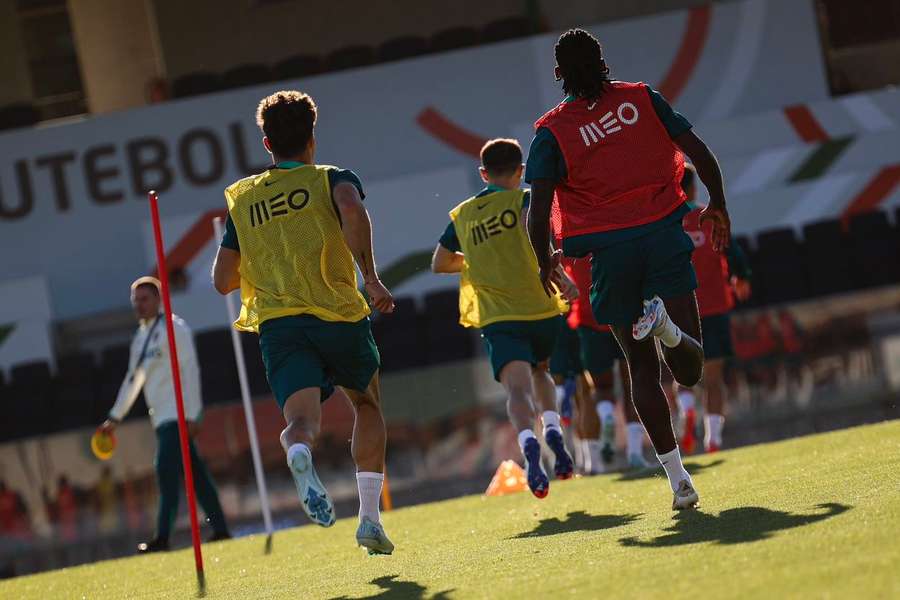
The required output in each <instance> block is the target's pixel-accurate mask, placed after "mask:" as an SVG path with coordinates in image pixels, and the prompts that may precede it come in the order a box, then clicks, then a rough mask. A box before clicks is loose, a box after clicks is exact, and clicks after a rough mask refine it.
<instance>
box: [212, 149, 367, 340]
mask: <svg viewBox="0 0 900 600" xmlns="http://www.w3.org/2000/svg"><path fill="white" fill-rule="evenodd" d="M330 168H333V167H327V166H322V165H301V166H299V167H295V168H292V169H271V170H269V171H266V172H265V173H262V174H260V175H254V176H252V177H247V178H245V179H241V180H240V181H238V182H236V183H234V184H232V185H230V186H229V187H228V188H226V189H225V199H226V201H227V203H228V212H229V214H230V215H231V221H232V223H234V227H235V230H236V231H237V235H238V243H239V245H240V252H241V266H240V271H241V304H242V306H241V314H240V316H239V317H238V320H237V321H235V323H234V326H235V327H236V328H237V329H240V330H242V331H256V332H258V331H259V326H260V324H262V323H264V322H265V321H268V320H269V319H275V318H278V317H285V316H289V315H301V314H309V315H313V316H316V317H318V318H320V319H322V320H324V321H350V322H353V321H358V320H360V319H362V318H363V317H365V316H366V315H368V314H369V312H370V309H369V306H368V304H367V303H366V300H365V298H363V296H362V294H360V292H359V290H358V288H357V281H356V267H355V264H354V262H353V256H352V254H351V253H350V249H349V248H348V247H347V244H346V242H345V241H344V235H343V232H342V231H341V224H340V221H339V219H338V215H337V209H336V208H335V206H334V203H333V201H332V199H331V185H330V184H329V181H328V169H330Z"/></svg>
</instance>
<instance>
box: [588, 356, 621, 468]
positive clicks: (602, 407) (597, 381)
mask: <svg viewBox="0 0 900 600" xmlns="http://www.w3.org/2000/svg"><path fill="white" fill-rule="evenodd" d="M591 379H592V380H593V381H594V393H595V398H596V405H595V409H596V413H597V418H598V419H599V428H600V436H599V437H600V444H599V446H600V447H599V451H600V457H598V458H602V460H603V462H604V463H605V464H607V465H608V464H610V463H612V461H613V459H614V458H615V456H616V403H615V385H614V378H613V372H612V370H611V369H606V370H604V371H601V372H597V371H592V372H591Z"/></svg>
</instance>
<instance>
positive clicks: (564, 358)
mask: <svg viewBox="0 0 900 600" xmlns="http://www.w3.org/2000/svg"><path fill="white" fill-rule="evenodd" d="M582 370H583V367H582V366H581V354H580V352H579V340H578V334H577V333H575V330H574V329H572V328H570V327H569V324H568V323H567V322H566V319H565V318H562V319H560V324H559V335H558V337H557V338H556V345H555V346H554V347H553V354H551V355H550V374H551V375H558V376H560V377H562V378H564V379H568V378H570V377H575V376H576V375H578V374H579V373H581V371H582Z"/></svg>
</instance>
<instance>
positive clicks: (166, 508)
mask: <svg viewBox="0 0 900 600" xmlns="http://www.w3.org/2000/svg"><path fill="white" fill-rule="evenodd" d="M159 292H160V283H159V280H157V279H156V278H155V277H141V278H139V279H137V280H135V282H134V283H132V284H131V305H132V307H133V308H134V313H135V316H137V318H138V321H139V323H140V325H139V326H138V329H137V332H136V333H135V334H134V338H133V339H132V340H131V356H130V358H129V362H128V373H127V374H126V375H125V379H124V381H122V386H121V387H120V388H119V395H118V397H117V398H116V402H115V404H113V407H112V408H111V409H110V411H109V418H108V419H107V420H106V421H104V422H103V424H102V425H100V429H101V430H103V431H105V432H106V433H111V432H112V431H113V430H114V429H115V428H116V426H117V425H118V424H119V423H121V422H122V419H124V418H125V416H126V415H127V414H128V411H130V410H131V407H132V406H134V401H135V400H137V397H138V394H140V393H141V390H142V389H143V390H144V399H145V400H146V402H147V408H149V409H150V422H151V423H152V424H153V429H155V430H156V459H155V460H154V461H153V462H154V465H155V466H156V483H157V486H158V488H159V509H158V511H157V517H156V535H155V536H154V537H153V539H151V540H150V541H148V542H143V543H141V544H139V545H138V552H141V553H145V552H159V551H165V550H168V549H169V535H170V533H171V531H172V525H173V524H174V523H175V517H176V516H177V515H178V496H179V493H180V490H181V485H182V483H181V482H182V481H184V471H183V470H182V464H181V443H180V440H179V439H178V409H177V407H176V406H175V396H174V388H173V387H172V370H171V368H170V366H169V345H168V343H167V341H166V323H165V316H164V313H163V311H162V309H161V306H160V303H161V302H160V295H159ZM172 324H173V326H174V330H175V343H176V345H177V346H178V368H179V370H180V373H181V381H182V382H183V383H184V389H183V390H182V392H183V395H184V417H185V419H186V420H187V424H188V432H189V433H190V436H191V437H193V436H194V435H195V434H196V433H197V430H198V428H199V422H200V415H201V413H202V412H203V400H202V398H201V397H200V367H199V364H198V363H197V351H196V350H195V348H194V338H193V335H192V334H191V330H190V328H189V327H188V326H187V324H186V323H185V322H184V320H182V319H181V318H180V317H178V316H175V315H173V316H172ZM188 445H189V447H190V454H191V469H193V472H194V491H195V492H196V493H197V501H198V502H199V503H200V506H201V507H203V512H205V513H206V518H207V520H208V521H209V524H210V525H211V526H212V528H213V534H212V536H211V537H210V538H209V539H208V540H207V541H209V542H215V541H218V540H226V539H229V538H230V537H231V534H230V533H229V532H228V525H227V524H226V522H225V513H224V512H223V511H222V505H221V503H220V502H219V494H218V492H216V486H215V484H214V483H213V480H212V477H210V475H209V471H208V470H207V469H206V464H204V462H203V459H202V458H200V455H199V454H198V453H197V448H196V447H194V442H193V440H190V441H189V442H188Z"/></svg>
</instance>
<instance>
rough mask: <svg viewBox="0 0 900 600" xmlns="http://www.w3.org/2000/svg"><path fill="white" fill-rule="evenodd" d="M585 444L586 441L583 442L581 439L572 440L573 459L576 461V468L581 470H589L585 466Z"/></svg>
mask: <svg viewBox="0 0 900 600" xmlns="http://www.w3.org/2000/svg"><path fill="white" fill-rule="evenodd" d="M584 442H585V440H582V439H580V438H574V439H573V440H572V450H573V453H572V455H573V456H572V458H573V459H574V460H575V468H576V469H580V470H587V469H585V466H584V455H585V449H584Z"/></svg>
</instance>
